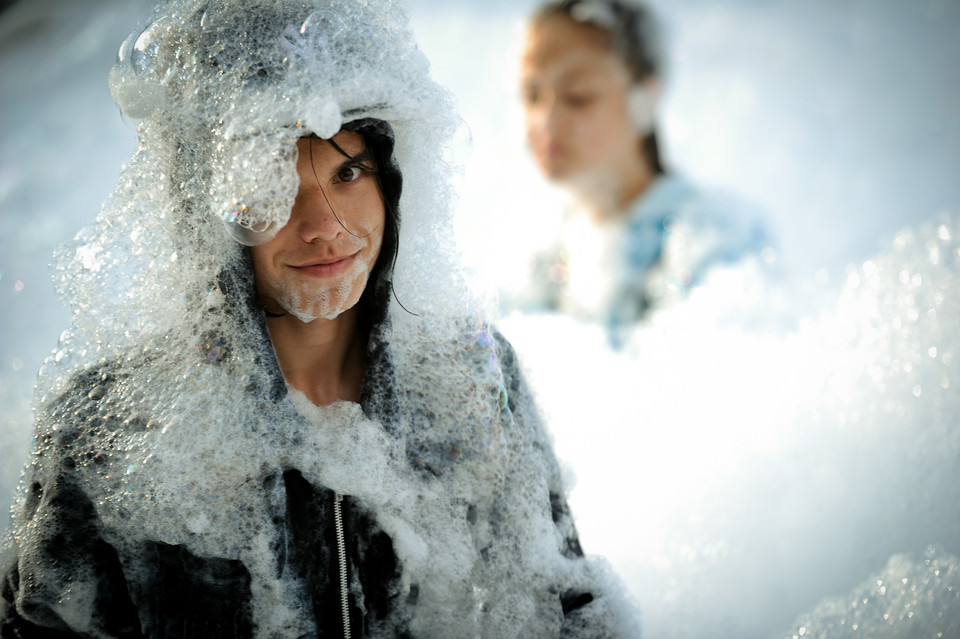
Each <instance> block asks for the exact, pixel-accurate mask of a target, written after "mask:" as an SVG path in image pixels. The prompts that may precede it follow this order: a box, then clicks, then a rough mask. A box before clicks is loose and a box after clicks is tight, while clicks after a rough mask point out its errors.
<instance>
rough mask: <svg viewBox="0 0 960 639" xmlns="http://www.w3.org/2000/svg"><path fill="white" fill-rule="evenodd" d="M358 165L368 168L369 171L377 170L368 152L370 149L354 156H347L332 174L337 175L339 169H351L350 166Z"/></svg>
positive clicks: (371, 155) (371, 154)
mask: <svg viewBox="0 0 960 639" xmlns="http://www.w3.org/2000/svg"><path fill="white" fill-rule="evenodd" d="M358 164H361V165H363V166H364V168H369V169H376V168H377V165H376V163H375V162H374V159H373V153H371V152H370V149H364V150H362V151H360V152H359V153H357V154H356V155H351V156H348V157H346V158H344V159H343V162H341V163H340V164H338V165H337V166H336V167H335V168H334V170H333V172H334V173H337V172H339V171H340V170H341V169H346V168H349V167H351V166H356V165H358Z"/></svg>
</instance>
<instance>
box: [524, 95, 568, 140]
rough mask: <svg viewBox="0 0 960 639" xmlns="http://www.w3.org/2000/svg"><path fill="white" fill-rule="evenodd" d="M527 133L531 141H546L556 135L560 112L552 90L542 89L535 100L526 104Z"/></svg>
mask: <svg viewBox="0 0 960 639" xmlns="http://www.w3.org/2000/svg"><path fill="white" fill-rule="evenodd" d="M526 112H527V134H528V135H529V136H530V138H531V141H536V140H539V141H540V142H546V141H547V140H545V139H543V138H544V137H546V138H547V139H549V138H552V137H554V136H556V135H557V132H558V131H557V129H558V127H559V125H560V113H559V109H558V108H557V100H556V98H555V96H554V95H552V92H548V91H543V92H542V93H541V94H540V95H539V96H537V100H536V101H535V102H533V103H530V104H528V105H527V108H526Z"/></svg>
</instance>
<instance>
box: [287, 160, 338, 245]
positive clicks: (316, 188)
mask: <svg viewBox="0 0 960 639" xmlns="http://www.w3.org/2000/svg"><path fill="white" fill-rule="evenodd" d="M311 182H312V183H311ZM335 208H336V204H335V203H334V202H333V201H332V200H331V199H330V198H329V197H328V196H327V194H326V193H325V192H324V190H323V188H321V186H320V185H319V184H317V183H316V179H315V178H313V176H310V177H309V178H308V179H307V181H306V183H303V184H301V187H300V190H299V191H298V193H297V199H296V200H295V201H294V203H293V209H292V210H291V211H290V222H289V223H290V224H294V225H295V228H296V230H297V233H298V234H299V236H300V238H301V239H302V240H303V241H304V242H308V243H309V242H313V241H315V240H325V241H329V240H334V239H336V238H337V237H338V236H339V235H340V233H342V232H343V231H344V228H343V225H342V224H341V223H340V220H339V219H338V218H337V214H336V210H335Z"/></svg>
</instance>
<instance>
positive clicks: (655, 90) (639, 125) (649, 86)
mask: <svg viewBox="0 0 960 639" xmlns="http://www.w3.org/2000/svg"><path fill="white" fill-rule="evenodd" d="M659 104H660V81H659V80H657V79H656V78H653V77H651V78H647V79H646V80H643V81H642V82H638V83H636V84H634V85H633V86H631V87H630V91H629V93H628V94H627V107H628V108H629V109H630V119H631V120H632V121H633V126H634V128H636V130H637V133H639V134H640V136H641V137H642V136H646V135H648V134H650V133H652V132H653V128H654V124H655V123H656V119H657V106H658V105H659Z"/></svg>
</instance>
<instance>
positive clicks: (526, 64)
mask: <svg viewBox="0 0 960 639" xmlns="http://www.w3.org/2000/svg"><path fill="white" fill-rule="evenodd" d="M525 35H526V37H525V42H524V47H523V53H522V61H521V87H520V88H521V95H522V100H523V107H524V113H525V119H526V136H527V142H528V144H529V146H530V149H531V151H532V153H533V156H534V158H535V160H536V162H537V164H538V166H539V168H540V170H541V171H542V172H543V174H544V176H545V177H546V178H547V179H548V180H550V181H551V182H553V183H555V184H557V185H559V186H560V187H562V188H563V189H564V190H565V191H567V192H568V193H569V194H570V195H572V196H573V200H574V205H573V206H572V207H571V210H570V211H569V212H568V214H567V215H566V219H565V221H564V223H563V226H562V228H561V229H559V232H558V234H557V235H558V236H557V238H556V240H555V241H554V242H553V244H552V247H551V248H550V249H548V250H547V251H545V252H543V253H541V254H539V255H538V256H537V257H536V259H535V260H534V262H533V266H532V273H531V283H530V286H529V287H528V288H527V290H526V291H524V292H523V293H522V294H521V295H519V296H517V299H508V300H506V305H507V306H514V307H519V308H521V309H524V310H548V311H550V310H555V311H563V312H566V313H570V314H572V315H574V316H576V317H579V318H582V319H587V320H592V321H598V322H601V323H603V324H605V325H606V326H607V327H608V328H609V329H610V331H611V336H614V337H615V336H616V335H617V334H618V333H619V332H620V331H621V330H622V329H624V328H627V327H629V326H632V325H634V324H635V323H636V322H637V321H638V320H640V319H642V318H643V317H644V316H645V315H646V314H647V313H648V312H649V311H650V310H651V309H652V308H654V307H656V306H658V305H661V304H663V303H665V302H666V301H668V300H670V299H676V298H679V297H682V296H683V295H685V293H686V292H687V291H688V290H689V289H690V288H691V287H692V286H694V285H696V284H697V283H699V282H701V281H702V280H703V279H704V277H705V275H706V274H707V272H708V271H709V270H710V269H711V268H712V267H714V266H716V265H718V264H723V263H732V262H737V261H739V260H741V259H742V258H744V257H746V256H750V255H757V256H759V255H760V254H761V253H762V252H763V250H764V249H765V248H769V237H768V233H767V232H766V229H765V228H764V225H763V224H762V223H761V221H760V220H759V216H758V215H757V213H756V211H755V210H753V209H752V208H751V207H749V206H747V205H745V204H744V203H742V202H737V201H736V200H735V199H734V198H730V197H724V196H720V195H716V194H709V195H708V194H706V193H705V192H703V191H702V190H701V189H700V188H698V187H697V186H695V185H694V184H691V183H690V182H689V181H688V180H687V179H684V178H683V177H681V176H679V175H677V174H676V173H674V172H673V171H671V170H669V168H667V166H666V165H665V163H664V160H663V156H662V151H661V144H660V137H659V135H658V131H657V109H658V104H659V102H660V96H661V91H662V75H663V57H664V55H663V47H662V42H661V32H660V27H659V25H658V23H657V20H656V17H655V16H654V15H653V14H652V13H651V12H650V10H649V8H647V7H646V6H644V5H643V4H640V3H638V2H634V1H632V0H555V1H551V2H547V3H545V4H543V5H541V6H540V7H539V8H538V9H537V10H536V11H535V12H534V13H533V15H532V16H531V18H530V20H529V24H528V27H527V31H526V34H525ZM764 255H765V257H766V258H767V260H768V261H769V260H770V259H771V256H772V253H771V252H770V251H767V252H766V253H764Z"/></svg>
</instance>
